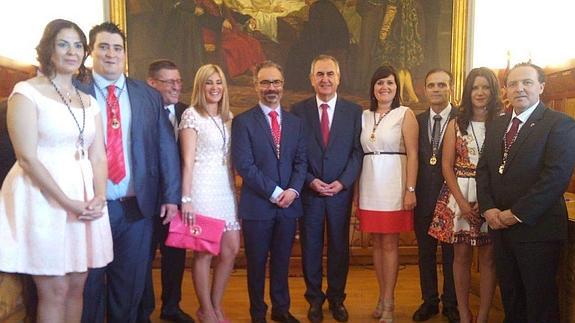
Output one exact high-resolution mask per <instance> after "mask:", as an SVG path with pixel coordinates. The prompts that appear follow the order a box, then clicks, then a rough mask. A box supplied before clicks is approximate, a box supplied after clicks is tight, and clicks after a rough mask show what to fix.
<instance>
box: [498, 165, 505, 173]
mask: <svg viewBox="0 0 575 323" xmlns="http://www.w3.org/2000/svg"><path fill="white" fill-rule="evenodd" d="M504 170H505V165H503V164H501V165H499V174H502V175H503V171H504Z"/></svg>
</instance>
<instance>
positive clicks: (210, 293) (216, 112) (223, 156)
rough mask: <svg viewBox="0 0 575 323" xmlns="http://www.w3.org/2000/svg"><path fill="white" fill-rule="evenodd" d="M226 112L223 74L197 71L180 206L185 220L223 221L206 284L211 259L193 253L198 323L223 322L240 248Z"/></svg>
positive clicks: (212, 68)
mask: <svg viewBox="0 0 575 323" xmlns="http://www.w3.org/2000/svg"><path fill="white" fill-rule="evenodd" d="M231 121H232V115H231V112H230V106H229V99H228V87H227V83H226V78H225V75H224V73H223V72H222V69H221V68H220V67H219V66H217V65H213V64H208V65H204V66H202V67H200V68H199V69H198V72H197V73H196V76H195V78H194V88H193V92H192V102H191V104H190V107H189V108H188V109H186V111H184V113H183V114H182V121H181V123H180V145H181V152H182V160H183V166H182V167H183V169H182V196H183V198H182V199H184V198H187V199H188V200H189V201H190V202H188V203H182V216H183V217H184V221H187V222H191V221H192V219H193V217H194V214H196V213H198V214H202V215H204V216H210V217H214V218H217V219H220V220H224V221H226V226H225V229H224V234H223V236H222V240H221V253H220V255H219V256H218V259H217V263H216V265H215V269H214V274H213V278H212V281H211V284H210V264H211V262H212V255H211V254H209V253H202V252H195V253H194V259H193V264H192V278H193V280H194V288H195V290H196V295H197V297H198V302H199V304H200V308H199V309H198V312H197V317H198V319H199V320H200V321H201V322H210V323H212V322H216V323H217V322H219V323H222V322H227V320H226V319H225V316H224V314H223V311H222V309H221V302H222V298H223V295H224V290H225V287H226V284H227V282H228V278H229V277H230V274H231V271H232V269H233V267H234V259H235V257H236V254H237V253H238V251H239V248H240V233H239V232H240V231H239V230H240V225H239V222H238V219H237V208H236V198H235V189H234V181H233V175H232V169H231V163H230V133H231V132H230V126H231Z"/></svg>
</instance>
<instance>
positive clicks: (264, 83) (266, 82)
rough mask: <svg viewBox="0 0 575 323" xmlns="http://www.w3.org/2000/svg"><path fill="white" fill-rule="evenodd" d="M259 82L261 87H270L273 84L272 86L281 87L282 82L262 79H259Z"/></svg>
mask: <svg viewBox="0 0 575 323" xmlns="http://www.w3.org/2000/svg"><path fill="white" fill-rule="evenodd" d="M259 84H260V86H261V87H270V86H272V85H273V86H274V87H281V86H282V85H283V84H284V81H283V80H271V81H270V80H263V81H259Z"/></svg>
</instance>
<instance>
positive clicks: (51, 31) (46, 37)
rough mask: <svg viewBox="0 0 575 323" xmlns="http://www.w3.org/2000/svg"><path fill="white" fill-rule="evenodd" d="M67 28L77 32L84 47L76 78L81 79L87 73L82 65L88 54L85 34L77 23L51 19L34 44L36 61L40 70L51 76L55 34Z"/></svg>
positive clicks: (52, 72)
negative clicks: (37, 41)
mask: <svg viewBox="0 0 575 323" xmlns="http://www.w3.org/2000/svg"><path fill="white" fill-rule="evenodd" d="M67 28H70V29H73V30H74V31H76V32H77V33H78V36H79V37H80V41H81V42H82V47H84V56H83V57H82V63H81V64H80V68H79V69H78V78H79V79H83V78H84V77H85V76H86V75H87V69H86V66H84V62H85V61H86V57H88V55H89V54H90V48H89V47H88V41H87V40H86V35H85V34H84V32H83V31H82V29H80V27H78V25H76V24H75V23H73V22H71V21H69V20H64V19H56V20H52V21H50V22H49V23H48V24H47V25H46V27H45V28H44V33H43V34H42V38H41V39H40V43H38V46H36V54H37V55H36V59H37V60H38V63H40V72H42V74H44V75H45V76H46V77H51V76H53V74H54V72H55V71H54V68H55V66H54V63H52V55H53V54H54V49H55V47H56V36H57V35H58V33H59V32H60V31H61V30H62V29H67Z"/></svg>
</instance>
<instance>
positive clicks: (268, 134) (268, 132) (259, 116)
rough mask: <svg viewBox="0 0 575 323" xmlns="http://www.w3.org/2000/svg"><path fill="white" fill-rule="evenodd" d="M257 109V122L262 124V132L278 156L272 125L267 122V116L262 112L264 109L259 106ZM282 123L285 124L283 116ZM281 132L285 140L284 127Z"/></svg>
mask: <svg viewBox="0 0 575 323" xmlns="http://www.w3.org/2000/svg"><path fill="white" fill-rule="evenodd" d="M255 109H257V111H255V118H256V121H257V122H258V123H259V124H260V127H261V128H262V130H263V132H264V134H265V136H266V138H267V141H268V143H269V144H270V147H271V148H272V151H273V153H274V155H275V154H276V147H275V144H274V138H273V137H272V130H271V127H270V124H269V123H268V121H267V116H266V115H265V114H264V112H263V111H262V109H261V107H260V106H259V105H257V106H256V107H255ZM282 123H283V116H282ZM281 132H282V138H283V135H284V131H283V127H281ZM280 142H281V141H280ZM280 149H281V145H280Z"/></svg>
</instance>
